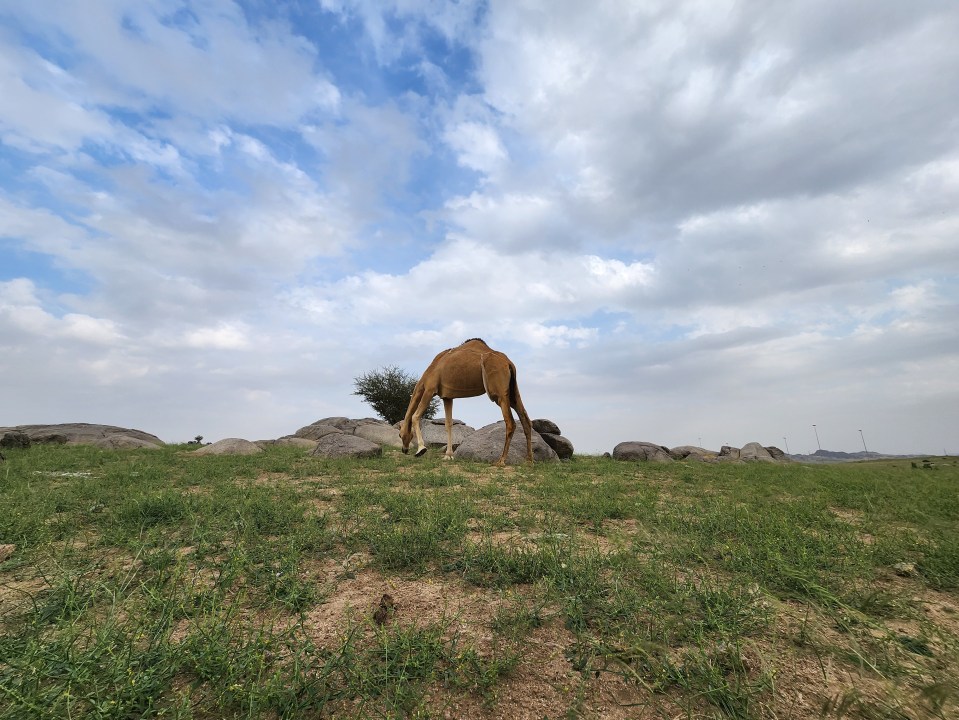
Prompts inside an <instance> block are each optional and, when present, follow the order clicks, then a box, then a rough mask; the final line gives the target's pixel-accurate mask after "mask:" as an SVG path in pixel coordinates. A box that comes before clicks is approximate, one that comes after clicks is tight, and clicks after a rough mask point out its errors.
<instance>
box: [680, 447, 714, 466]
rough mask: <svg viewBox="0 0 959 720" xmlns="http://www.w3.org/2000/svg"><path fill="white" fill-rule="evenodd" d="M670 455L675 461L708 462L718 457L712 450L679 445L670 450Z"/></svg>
mask: <svg viewBox="0 0 959 720" xmlns="http://www.w3.org/2000/svg"><path fill="white" fill-rule="evenodd" d="M669 455H670V457H671V458H672V459H673V460H699V461H700V462H707V461H709V460H713V459H714V458H715V457H716V453H715V452H713V451H712V450H706V449H705V448H701V447H697V446H696V445H679V446H677V447H674V448H670V449H669Z"/></svg>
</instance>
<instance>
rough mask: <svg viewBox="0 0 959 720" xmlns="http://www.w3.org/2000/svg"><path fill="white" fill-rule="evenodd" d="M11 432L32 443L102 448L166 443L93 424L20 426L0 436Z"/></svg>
mask: <svg viewBox="0 0 959 720" xmlns="http://www.w3.org/2000/svg"><path fill="white" fill-rule="evenodd" d="M10 432H15V433H22V434H24V435H26V436H27V437H28V438H29V439H30V443H31V444H44V443H56V444H60V445H64V444H67V445H99V446H100V447H124V448H125V447H143V448H159V447H163V445H164V444H165V443H164V442H163V441H162V440H161V439H160V438H158V437H157V436H156V435H151V434H150V433H146V432H143V431H142V430H134V429H131V428H122V427H117V426H115V425H96V424H92V423H59V424H55V425H17V426H15V427H0V437H3V436H5V435H7V434H8V433H10Z"/></svg>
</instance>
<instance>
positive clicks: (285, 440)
mask: <svg viewBox="0 0 959 720" xmlns="http://www.w3.org/2000/svg"><path fill="white" fill-rule="evenodd" d="M256 444H257V445H259V446H260V447H264V444H266V445H279V446H280V447H297V448H303V449H304V450H313V448H315V447H316V440H310V439H308V438H302V437H296V436H295V435H286V436H284V437H281V438H277V439H276V440H257V442H256Z"/></svg>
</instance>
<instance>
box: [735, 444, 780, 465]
mask: <svg viewBox="0 0 959 720" xmlns="http://www.w3.org/2000/svg"><path fill="white" fill-rule="evenodd" d="M739 459H740V460H742V461H743V462H769V463H771V462H775V461H774V460H773V456H772V455H770V454H769V451H768V450H767V449H766V448H764V447H763V446H762V445H760V444H759V443H758V442H751V443H746V444H745V445H743V446H742V448H740V450H739Z"/></svg>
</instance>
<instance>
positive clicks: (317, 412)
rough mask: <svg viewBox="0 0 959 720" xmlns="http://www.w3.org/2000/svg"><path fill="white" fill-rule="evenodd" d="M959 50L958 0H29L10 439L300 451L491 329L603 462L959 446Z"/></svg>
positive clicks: (15, 45)
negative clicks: (286, 444)
mask: <svg viewBox="0 0 959 720" xmlns="http://www.w3.org/2000/svg"><path fill="white" fill-rule="evenodd" d="M955 37H959V9H957V8H956V7H955V5H954V4H953V3H948V2H931V1H930V2H916V3H908V4H904V3H901V2H893V1H886V0H880V1H870V2H865V0H863V1H861V2H847V3H841V4H836V3H829V2H824V1H823V2H817V1H810V0H804V1H803V2H782V3H775V4H768V3H755V2H737V1H733V0H728V1H724V2H709V3H704V2H683V1H680V2H635V3H615V2H608V3H607V2H603V3H593V4H584V3H574V2H560V1H555V0H554V1H553V2H545V1H544V2H535V1H533V0H528V1H516V2H495V1H493V2H473V1H469V0H464V1H463V2H455V3H454V2H439V1H438V0H387V1H385V2H372V1H368V0H357V1H350V0H298V1H296V2H246V3H235V2H229V1H227V0H205V1H204V2H191V3H183V2H165V1H159V0H154V1H140V2H132V1H125V0H104V1H103V2H98V3H94V4H82V6H81V5H80V4H77V3H71V2H57V1H55V0H50V1H48V2H44V3H20V2H0V98H3V100H2V101H0V373H2V375H3V377H5V378H7V380H6V381H5V382H4V384H3V387H2V393H0V394H2V399H0V425H17V424H27V423H41V422H43V423H46V422H100V423H109V424H116V425H123V426H128V427H137V428H140V429H143V430H146V431H148V432H153V433H155V434H157V435H159V436H160V437H161V438H163V439H164V440H167V441H182V440H186V439H190V438H192V437H193V436H194V435H196V434H202V435H204V436H205V437H206V438H207V439H208V440H215V439H219V438H223V437H246V438H248V439H261V438H271V437H277V436H280V435H284V434H288V433H291V432H293V431H294V430H296V429H297V428H299V427H301V426H302V425H306V424H308V423H310V422H313V421H315V420H317V419H319V418H322V417H325V416H329V415H348V416H351V417H362V416H367V415H369V414H371V410H370V409H369V408H368V407H367V406H365V405H364V404H363V403H362V401H361V400H360V399H359V398H357V397H355V396H353V395H352V394H351V391H352V381H353V378H354V377H355V376H357V375H359V374H360V373H362V372H365V371H368V370H370V369H374V368H377V367H381V366H384V365H388V364H396V365H399V366H401V367H403V368H406V369H407V370H408V371H409V372H411V373H414V374H418V373H419V372H421V371H422V370H423V368H425V366H426V365H427V364H428V363H429V361H430V360H431V359H432V357H433V355H435V353H436V352H438V351H439V350H441V349H443V348H445V347H450V346H452V345H456V344H458V343H459V342H461V341H462V340H464V339H466V338H469V337H475V336H481V337H484V338H485V339H486V340H487V341H488V342H489V343H490V344H491V345H493V346H494V347H497V348H499V349H501V350H504V351H505V352H507V353H508V354H509V355H510V356H511V358H512V359H513V360H514V361H515V362H516V364H517V365H518V367H519V373H520V386H521V388H522V391H523V395H524V399H525V402H526V405H527V407H528V408H529V410H530V412H531V414H532V416H534V417H548V418H551V419H553V420H554V421H556V422H557V423H558V424H559V425H560V427H561V429H562V430H563V432H564V434H565V435H567V436H568V437H569V438H570V439H571V440H572V442H573V443H574V445H575V446H576V448H577V450H580V451H584V452H603V451H606V450H611V449H612V447H613V446H614V445H615V444H616V443H617V442H620V441H623V440H648V441H653V442H657V443H661V444H664V445H669V446H674V445H680V444H699V443H700V442H701V443H702V444H703V445H705V446H707V447H712V448H718V447H719V446H720V445H722V444H727V443H728V444H733V445H743V444H745V443H746V442H751V441H759V442H762V443H764V444H767V445H768V444H777V445H780V446H783V445H785V444H788V445H789V449H790V450H792V451H793V452H808V451H810V450H815V449H816V438H815V435H814V433H813V431H812V425H813V424H814V423H815V424H816V426H817V429H818V432H819V438H820V441H821V443H822V445H823V447H827V448H831V449H838V450H847V451H854V450H857V449H861V446H862V438H863V437H865V440H866V442H867V444H868V445H869V449H876V450H881V451H885V452H901V453H905V452H942V451H943V450H948V451H950V452H959V380H957V378H959V333H957V331H956V321H955V317H957V316H959V312H957V304H959V282H957V278H959V47H957V45H956V43H955V42H954V38H955ZM455 414H456V415H457V417H460V418H462V419H463V420H465V421H466V422H468V423H470V424H472V425H476V426H480V425H484V424H486V423H488V422H493V421H495V420H496V419H497V417H498V411H497V410H496V408H495V406H493V405H492V404H490V403H489V402H487V401H485V400H484V399H482V398H480V399H474V400H464V401H458V402H457V404H456V408H455ZM859 430H862V433H863V434H862V436H860V433H859Z"/></svg>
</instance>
